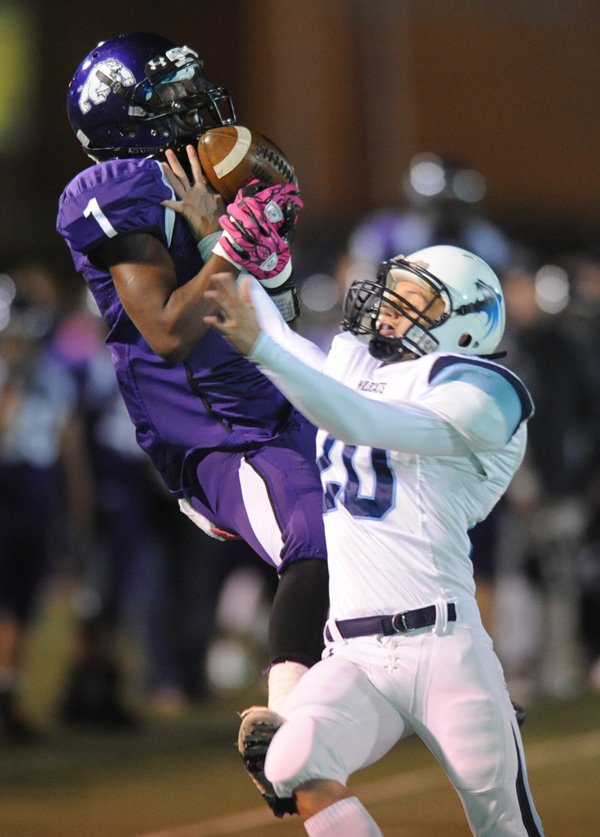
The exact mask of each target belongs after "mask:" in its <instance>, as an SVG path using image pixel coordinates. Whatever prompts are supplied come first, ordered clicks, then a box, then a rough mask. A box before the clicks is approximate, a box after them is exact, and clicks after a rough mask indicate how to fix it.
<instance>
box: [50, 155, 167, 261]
mask: <svg viewBox="0 0 600 837" xmlns="http://www.w3.org/2000/svg"><path fill="white" fill-rule="evenodd" d="M172 197H173V190H172V188H171V186H170V185H169V184H168V183H167V181H166V180H165V179H164V176H163V173H162V169H161V167H160V165H159V163H157V162H156V161H154V160H148V159H145V160H110V161H108V162H106V163H101V164H98V165H96V166H91V167H90V168H88V169H85V170H84V171H82V172H81V173H80V174H79V175H77V177H75V178H74V179H73V180H72V181H71V183H70V184H69V185H68V186H67V188H66V189H65V191H64V192H63V194H62V196H61V198H60V202H59V210H58V219H57V230H58V232H59V234H60V235H61V236H63V237H64V238H65V240H66V241H67V243H68V244H69V246H70V248H71V249H72V250H73V251H75V252H79V253H89V252H90V251H92V250H94V249H96V248H97V247H99V246H100V245H102V244H103V243H105V242H106V241H107V240H108V239H110V238H114V237H115V236H118V235H127V234H128V233H132V232H149V233H151V234H153V235H156V236H158V237H159V238H161V240H162V241H163V243H164V244H165V246H167V247H168V245H169V242H170V239H171V235H172V231H173V225H174V212H173V210H171V209H167V208H165V207H163V206H161V201H163V200H165V199H167V198H172Z"/></svg>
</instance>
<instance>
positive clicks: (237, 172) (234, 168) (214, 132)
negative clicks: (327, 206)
mask: <svg viewBox="0 0 600 837" xmlns="http://www.w3.org/2000/svg"><path fill="white" fill-rule="evenodd" d="M198 157H199V158H200V164H201V166H202V169H203V171H204V174H205V175H206V178H207V180H208V182H209V183H210V185H211V186H212V187H213V189H215V190H216V191H217V192H218V193H219V194H220V195H222V196H223V198H224V199H225V202H226V203H230V202H231V201H232V200H233V199H234V198H235V196H236V194H237V192H238V189H240V188H241V187H242V186H245V185H246V183H249V182H250V181H251V180H254V179H258V180H261V181H263V182H264V183H269V184H274V183H293V184H295V185H298V181H297V179H296V174H295V172H294V167H293V166H292V164H291V163H290V161H289V160H288V158H287V157H286V155H285V154H284V153H283V151H282V150H281V148H279V146H277V145H275V143H274V142H273V141H272V140H270V139H267V137H265V136H263V134H261V133H259V132H258V131H251V130H250V129H249V128H245V127H244V126H243V125H227V126H225V127H222V128H210V129H209V130H208V131H207V132H206V133H205V134H202V136H201V137H200V140H199V141H198Z"/></svg>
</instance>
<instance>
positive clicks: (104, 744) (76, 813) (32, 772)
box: [0, 630, 600, 837]
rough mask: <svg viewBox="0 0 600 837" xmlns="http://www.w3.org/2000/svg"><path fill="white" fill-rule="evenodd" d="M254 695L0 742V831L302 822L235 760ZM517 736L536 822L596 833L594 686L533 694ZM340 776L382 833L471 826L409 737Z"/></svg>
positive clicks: (41, 836)
mask: <svg viewBox="0 0 600 837" xmlns="http://www.w3.org/2000/svg"><path fill="white" fill-rule="evenodd" d="M55 639H56V637H55ZM46 643H50V645H48V646H46ZM56 646H57V643H56V641H53V639H52V630H49V631H48V632H45V633H44V634H43V637H42V638H41V639H39V640H38V643H37V647H36V649H35V653H34V663H35V666H36V668H37V670H38V674H37V680H36V679H34V684H37V688H38V699H39V697H40V694H41V692H43V689H44V688H45V689H51V688H52V687H53V684H52V683H50V682H45V681H44V678H43V677H42V675H41V673H40V669H42V670H45V669H44V666H43V665H42V664H41V661H42V660H43V661H44V663H45V664H47V663H48V662H49V658H50V656H51V654H50V648H52V649H54V652H55V651H56ZM58 646H59V650H60V642H59V643H58ZM43 684H45V685H43ZM42 687H43V688H42ZM257 701H258V702H260V701H262V694H261V691H260V689H259V687H258V686H255V687H252V688H250V689H247V690H246V691H245V692H240V693H236V694H234V695H228V696H227V697H223V698H222V699H220V700H216V701H213V702H211V703H210V704H207V705H205V706H204V707H202V708H198V709H195V710H194V711H193V712H189V713H187V714H185V715H183V716H180V717H178V718H177V719H171V720H165V719H158V718H155V719H148V722H147V723H146V724H145V725H144V726H143V727H142V729H140V730H138V731H136V732H130V733H123V732H120V733H103V734H99V733H97V732H96V733H93V732H89V731H88V732H83V731H75V730H72V729H63V728H61V727H59V726H57V725H56V724H53V723H51V722H49V723H48V737H47V740H45V741H44V743H42V744H36V745H32V746H27V747H25V746H14V745H11V746H9V745H7V744H0V837H209V836H210V835H244V837H262V835H264V837H271V835H272V837H276V835H278V834H281V835H290V837H292V835H302V834H304V833H305V832H304V829H303V828H302V827H301V825H300V823H299V820H298V819H297V818H295V817H294V818H292V817H286V818H285V819H283V820H277V819H276V818H275V817H273V816H272V814H271V813H270V811H269V810H268V809H267V807H266V806H265V805H264V803H263V802H262V800H261V799H260V797H259V796H258V793H257V792H256V791H255V789H254V786H253V785H252V783H251V782H250V780H249V778H248V777H247V776H246V774H245V773H244V771H243V769H242V766H241V762H240V759H239V756H238V753H237V750H236V747H235V740H236V734H237V726H238V718H237V715H236V710H238V709H241V708H243V707H244V706H246V705H248V704H250V703H253V702H257ZM34 703H35V701H34ZM523 736H524V740H525V747H526V754H527V761H528V769H529V778H530V784H531V788H532V792H533V795H534V799H535V802H536V805H537V807H538V810H539V812H540V814H541V816H542V818H543V821H544V826H545V829H546V834H547V835H552V836H553V837H597V835H599V834H600V695H598V694H592V693H589V692H588V693H585V694H582V695H581V696H580V697H578V698H576V699H572V700H569V701H543V702H538V703H536V704H535V705H533V706H531V707H529V715H528V718H527V721H526V724H525V727H524V728H523ZM351 787H352V788H353V789H354V790H356V792H357V793H358V794H359V795H360V797H361V799H362V801H363V802H364V803H365V804H366V805H367V807H368V808H369V809H370V811H371V812H372V814H373V815H374V816H375V818H376V819H377V821H378V823H379V824H380V826H381V828H382V830H383V833H384V835H386V837H430V835H431V836H432V837H437V835H442V834H443V835H444V837H459V835H468V834H469V833H470V832H469V830H468V828H467V825H466V822H465V819H464V815H463V812H462V808H461V806H460V802H459V800H458V797H457V796H456V794H455V792H454V790H453V789H452V787H451V786H450V784H449V782H448V780H447V778H446V776H445V775H444V773H443V772H442V770H441V769H440V768H439V767H438V766H437V764H436V763H435V762H434V760H433V759H432V757H431V756H430V754H429V753H428V751H427V750H426V749H425V748H424V747H423V745H421V743H420V742H419V741H418V740H416V739H409V740H407V741H405V742H402V743H401V744H399V745H398V746H397V747H396V748H395V749H394V750H393V751H392V752H391V753H389V754H388V756H387V757H386V758H385V759H384V760H382V761H381V762H379V763H378V764H376V765H374V766H373V767H371V768H369V769H368V770H365V771H362V772H361V773H359V774H356V775H355V776H354V777H353V778H352V781H351Z"/></svg>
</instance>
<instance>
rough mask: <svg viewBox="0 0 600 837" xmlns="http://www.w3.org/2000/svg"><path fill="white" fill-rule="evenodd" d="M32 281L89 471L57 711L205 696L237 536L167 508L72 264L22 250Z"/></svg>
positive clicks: (130, 711)
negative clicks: (229, 539) (218, 537)
mask: <svg viewBox="0 0 600 837" xmlns="http://www.w3.org/2000/svg"><path fill="white" fill-rule="evenodd" d="M20 276H21V278H22V281H24V282H25V281H27V282H28V283H29V284H33V283H34V282H35V284H36V285H37V286H42V285H43V286H44V288H45V293H44V310H45V314H46V320H47V324H48V328H47V334H46V343H47V352H48V354H49V355H50V356H51V357H52V359H53V361H54V362H55V364H57V365H58V367H59V368H60V369H62V370H63V373H67V374H68V376H69V378H70V380H71V382H72V386H73V387H74V389H75V392H76V403H77V407H78V413H79V415H80V417H81V426H82V437H81V442H82V443H83V452H82V454H81V456H82V461H85V462H86V463H87V466H88V471H89V480H90V485H89V490H88V491H87V492H86V497H87V512H86V514H85V515H80V516H81V517H82V519H84V521H85V525H83V526H79V527H78V529H77V532H76V533H72V534H71V540H70V552H69V554H68V556H67V557H66V558H63V559H62V560H63V565H64V566H63V571H64V572H66V573H67V574H68V575H69V576H70V578H71V581H72V582H74V584H75V595H74V600H73V602H74V608H75V616H76V623H75V632H74V636H73V644H72V651H71V656H70V657H69V659H68V661H67V671H66V673H65V678H64V684H63V690H62V693H61V695H60V698H59V707H58V708H59V716H60V718H61V719H62V720H63V721H64V722H66V723H70V724H85V725H86V726H91V727H94V728H97V729H106V728H111V727H115V726H117V727H129V728H132V727H135V726H137V724H138V722H139V715H138V713H137V711H134V705H135V704H136V703H138V704H139V703H141V702H142V701H143V702H144V703H149V704H150V705H151V706H152V707H154V708H155V709H157V710H158V711H161V712H174V711H179V710H181V709H184V708H185V707H186V706H187V705H189V704H191V703H195V702H197V701H201V700H204V699H206V698H208V697H209V696H210V684H209V683H208V682H207V671H206V661H207V655H208V650H209V646H210V643H211V641H212V640H213V638H214V635H215V612H216V608H217V604H218V598H219V593H220V590H221V588H222V586H223V584H224V583H225V580H226V578H227V577H228V574H229V573H230V572H231V571H232V570H233V568H235V567H236V566H238V565H240V564H243V563H244V562H245V561H254V560H255V559H254V558H251V557H249V556H250V553H251V551H250V550H249V548H248V547H246V545H245V544H238V543H234V544H221V543H219V542H217V541H215V540H214V539H212V538H209V537H207V536H206V535H204V533H202V532H201V531H200V530H199V529H198V528H197V527H196V526H194V525H193V524H192V523H191V522H190V521H189V520H188V519H187V518H186V517H185V516H184V515H182V514H181V512H180V511H179V507H178V505H177V504H176V503H175V501H174V500H173V498H172V497H171V496H170V494H169V493H168V492H167V491H166V489H165V488H164V486H163V484H162V482H160V481H159V480H158V479H157V477H156V473H155V470H154V469H153V467H152V464H151V462H150V460H149V459H148V457H147V456H146V454H145V453H144V452H143V451H142V450H141V449H140V448H139V446H138V445H137V442H136V440H135V434H134V429H133V426H132V424H131V420H130V418H129V415H128V414H127V410H126V407H125V404H124V402H123V400H122V398H121V397H120V394H119V391H118V387H117V383H116V378H115V375H114V369H113V367H112V361H111V357H110V353H109V352H108V350H107V348H106V346H105V345H104V333H105V332H104V325H103V324H102V321H101V320H100V318H99V317H98V316H97V314H96V310H95V303H93V302H91V303H90V307H88V305H87V301H88V298H89V297H88V296H87V292H86V291H85V288H84V286H83V285H81V282H80V280H79V277H77V276H74V275H73V274H72V268H71V269H70V270H68V271H65V272H64V273H61V274H60V276H59V275H58V269H57V265H56V264H53V263H52V262H51V261H44V260H43V259H42V260H33V259H30V260H27V261H26V262H23V263H22V264H21V267H20Z"/></svg>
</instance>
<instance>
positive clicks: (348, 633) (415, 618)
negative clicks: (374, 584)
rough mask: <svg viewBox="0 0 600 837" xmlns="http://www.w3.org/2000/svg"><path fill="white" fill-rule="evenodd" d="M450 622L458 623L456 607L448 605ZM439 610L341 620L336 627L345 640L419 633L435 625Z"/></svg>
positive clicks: (450, 603)
mask: <svg viewBox="0 0 600 837" xmlns="http://www.w3.org/2000/svg"><path fill="white" fill-rule="evenodd" d="M447 607H448V622H456V605H455V604H454V602H449V603H448V606H447ZM436 619H437V609H436V606H435V605H429V607H420V608H418V610H405V611H404V612H403V613H394V614H393V615H392V616H361V617H359V618H358V619H340V621H339V622H336V623H335V624H336V627H337V629H338V631H339V632H340V634H341V636H342V637H343V638H344V639H352V638H353V637H357V636H369V634H383V635H384V636H393V635H394V634H406V633H410V631H417V630H418V629H419V628H427V627H428V626H429V625H435V622H436ZM326 635H327V639H329V640H332V639H333V637H332V635H331V632H330V630H329V628H327V629H326Z"/></svg>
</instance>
